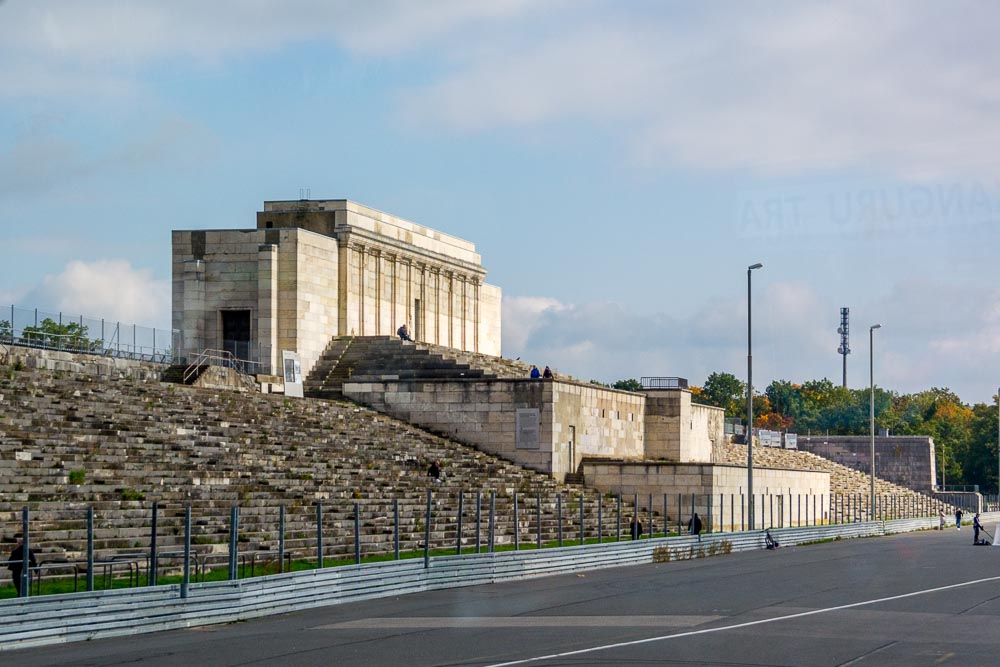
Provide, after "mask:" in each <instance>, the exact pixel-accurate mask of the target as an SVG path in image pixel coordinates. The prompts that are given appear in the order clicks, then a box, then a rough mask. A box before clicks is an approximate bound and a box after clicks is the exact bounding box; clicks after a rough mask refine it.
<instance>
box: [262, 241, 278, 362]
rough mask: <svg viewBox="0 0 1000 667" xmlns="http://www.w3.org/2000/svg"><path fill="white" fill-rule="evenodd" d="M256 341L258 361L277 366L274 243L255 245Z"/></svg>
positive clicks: (275, 246) (276, 265) (276, 284)
mask: <svg viewBox="0 0 1000 667" xmlns="http://www.w3.org/2000/svg"><path fill="white" fill-rule="evenodd" d="M257 344H258V345H259V346H260V348H261V349H260V358H259V359H258V361H260V362H261V363H262V364H265V365H267V366H270V370H269V372H271V373H274V372H275V369H277V368H278V366H279V364H278V359H280V354H281V351H280V350H278V246H277V244H274V243H265V244H263V245H260V246H258V247H257Z"/></svg>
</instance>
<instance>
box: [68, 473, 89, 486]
mask: <svg viewBox="0 0 1000 667" xmlns="http://www.w3.org/2000/svg"><path fill="white" fill-rule="evenodd" d="M86 479H87V473H86V472H85V471H83V470H73V471H71V472H70V473H69V483H70V484H83V482H84V481H85V480H86Z"/></svg>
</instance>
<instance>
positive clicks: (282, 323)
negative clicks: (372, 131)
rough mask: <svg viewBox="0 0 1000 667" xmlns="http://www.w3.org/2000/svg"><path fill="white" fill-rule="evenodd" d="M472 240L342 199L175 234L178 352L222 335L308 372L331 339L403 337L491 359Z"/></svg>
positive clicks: (496, 317)
mask: <svg viewBox="0 0 1000 667" xmlns="http://www.w3.org/2000/svg"><path fill="white" fill-rule="evenodd" d="M485 276H486V269H485V268H483V266H482V263H481V258H480V256H479V254H478V253H477V252H476V248H475V245H474V244H472V243H470V242H468V241H465V240H462V239H459V238H457V237H454V236H450V235H448V234H444V233H442V232H439V231H436V230H433V229H430V228H428V227H423V226H421V225H418V224H416V223H413V222H410V221H408V220H404V219H402V218H398V217H395V216H392V215H389V214H386V213H382V212H380V211H376V210H374V209H371V208H368V207H366V206H362V205H360V204H357V203H355V202H351V201H347V200H322V201H320V200H303V201H270V202H265V203H264V210H263V211H260V212H258V213H257V228H256V229H248V230H208V231H174V232H173V327H174V328H175V329H177V330H179V331H181V333H182V336H183V346H184V349H185V350H186V351H188V352H197V351H200V350H203V349H208V348H223V347H224V346H225V340H224V339H228V338H229V337H230V336H231V335H234V332H235V335H238V336H240V340H241V341H245V342H247V343H248V345H247V347H248V349H249V358H254V360H257V359H256V358H255V355H257V356H259V357H260V359H259V360H260V361H262V362H265V363H266V364H268V365H270V366H271V367H272V368H274V367H276V366H277V365H278V361H279V360H280V351H281V350H283V349H286V350H294V351H297V352H298V353H299V354H300V356H301V358H302V366H303V372H305V373H308V372H309V370H310V369H311V368H312V366H313V364H314V363H315V362H316V360H317V359H318V358H319V356H320V354H321V353H322V351H323V349H324V348H325V347H326V345H327V343H328V342H329V341H330V338H331V337H333V336H337V335H358V336H367V335H393V334H395V332H396V330H397V329H398V328H399V326H400V325H402V324H404V323H406V324H407V325H408V326H409V329H410V335H411V337H413V338H414V339H416V340H423V341H427V342H430V343H435V344H439V345H446V346H448V347H453V348H457V349H460V350H468V351H472V352H483V353H485V354H492V355H499V354H500V333H501V331H500V298H501V293H500V288H498V287H495V286H493V285H489V284H487V283H485V282H484V278H485Z"/></svg>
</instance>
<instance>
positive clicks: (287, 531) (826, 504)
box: [0, 486, 971, 597]
mask: <svg viewBox="0 0 1000 667" xmlns="http://www.w3.org/2000/svg"><path fill="white" fill-rule="evenodd" d="M867 500H868V498H867V494H836V493H835V494H827V495H809V494H790V493H786V494H760V495H759V496H758V495H757V494H755V496H754V505H755V507H756V508H757V511H756V513H755V516H756V517H757V521H755V525H752V526H751V525H749V524H748V522H747V518H748V516H749V512H748V504H749V502H748V499H747V497H746V496H745V495H743V494H662V495H660V496H654V495H653V494H646V495H640V494H627V495H623V494H618V495H617V496H609V495H599V494H562V493H557V494H555V495H554V497H553V495H552V494H544V495H543V494H542V493H524V494H521V493H513V494H510V495H507V494H500V495H498V494H497V493H495V492H489V493H484V492H482V491H477V492H465V491H461V490H458V492H457V494H454V493H453V492H452V493H449V492H444V493H438V494H437V495H436V494H435V492H434V490H433V486H432V488H428V489H427V491H426V495H424V496H421V495H410V496H409V497H406V498H403V499H402V500H400V499H385V500H378V499H376V500H369V501H366V502H364V503H362V502H359V501H353V502H351V501H340V502H336V501H330V502H324V503H317V504H315V505H296V506H293V505H284V504H279V503H277V502H276V503H275V505H274V506H272V507H270V508H268V507H259V506H255V507H251V508H249V509H248V510H247V514H246V516H245V517H241V508H240V507H239V506H238V505H234V506H233V507H231V508H229V512H228V514H229V516H228V517H226V516H225V513H226V512H225V510H222V511H215V512H213V511H212V508H205V509H203V510H201V512H200V514H199V515H196V516H194V517H193V519H192V514H191V510H190V506H187V507H186V508H184V507H182V506H181V505H180V504H179V503H152V505H151V507H150V506H147V507H150V510H151V511H149V512H148V513H147V512H146V511H136V510H135V509H134V508H130V509H128V510H127V512H128V514H127V521H126V522H125V523H126V525H122V526H120V528H121V529H122V530H125V531H127V532H128V534H129V535H130V538H129V541H130V543H132V546H131V547H130V548H127V549H121V550H115V549H114V548H109V547H102V546H100V545H95V533H94V524H95V516H96V515H97V514H98V511H97V510H94V509H90V508H88V509H86V510H81V509H79V508H78V507H61V506H60V507H58V508H52V507H45V506H38V505H36V508H35V510H34V514H32V511H31V510H30V509H29V507H28V506H25V507H22V508H21V509H20V511H16V512H15V511H13V508H11V507H10V506H7V507H3V506H0V534H7V533H10V532H13V531H14V530H19V531H20V532H22V533H24V534H26V535H28V537H29V538H30V539H29V540H27V543H28V544H29V545H30V548H31V549H32V550H33V552H34V554H35V556H36V558H37V560H38V566H37V567H31V568H30V569H29V572H30V574H31V575H33V576H32V580H34V582H35V584H36V585H35V587H34V588H35V591H36V592H40V591H41V590H42V589H41V588H39V586H40V585H41V584H40V583H39V582H41V579H42V578H43V577H41V576H38V575H40V574H44V579H45V580H46V581H51V580H53V579H57V578H59V577H60V575H61V576H63V577H68V576H70V575H72V576H73V578H74V588H73V590H76V586H77V584H76V583H75V582H76V578H77V577H78V576H79V575H81V574H82V575H86V579H87V583H86V588H87V590H97V589H107V588H112V587H114V588H118V587H121V586H128V587H134V586H140V585H142V584H143V583H145V584H149V585H155V584H156V583H157V581H158V577H159V575H160V574H161V573H164V574H165V573H166V572H167V570H172V571H173V572H175V573H176V572H177V571H179V570H180V569H181V568H182V567H187V568H192V567H193V572H194V576H195V577H196V578H197V579H200V580H202V581H204V580H205V578H206V574H207V573H208V572H209V571H210V570H212V569H213V567H214V569H222V568H224V567H225V566H226V561H228V570H229V572H228V577H229V579H232V580H235V579H239V578H242V577H245V576H247V575H248V572H247V570H248V569H249V576H254V575H255V574H257V573H258V572H260V573H262V574H263V573H266V572H268V571H273V570H274V569H277V571H279V572H283V571H286V570H287V569H289V568H292V567H293V564H292V562H291V560H290V557H289V554H292V553H294V554H295V564H294V568H295V569H302V568H323V567H326V566H328V565H329V564H331V561H337V562H338V563H339V564H358V563H361V562H362V561H363V560H364V559H366V558H384V557H386V556H389V555H391V556H392V557H394V559H396V560H399V559H400V558H401V557H402V554H403V553H404V552H409V553H410V554H411V555H419V554H420V552H422V554H423V557H424V558H425V560H426V559H428V558H430V556H431V552H432V551H434V552H436V553H454V554H457V555H461V554H480V553H493V552H495V551H501V550H507V549H509V550H513V551H520V550H523V549H545V548H554V547H563V546H569V545H579V546H584V545H587V544H593V543H598V544H603V543H606V542H622V541H630V540H643V541H645V540H648V539H650V538H652V537H657V536H661V537H668V536H670V535H683V534H690V533H692V532H693V531H692V528H693V525H692V522H691V519H692V517H694V516H695V515H696V514H697V515H698V516H699V518H700V520H701V522H702V527H703V531H704V533H705V534H706V535H709V534H715V533H740V532H744V531H747V530H750V531H754V530H764V529H765V528H772V529H781V528H803V527H817V526H825V525H831V524H853V523H864V522H873V521H891V520H897V519H914V518H927V517H931V518H934V517H937V515H938V511H939V510H941V511H945V512H946V513H947V514H949V515H950V514H951V513H952V508H951V507H949V506H947V505H945V504H944V503H941V502H939V501H935V500H934V499H932V498H930V497H926V496H918V495H916V494H911V495H908V496H879V497H878V498H877V504H876V507H875V508H874V511H872V508H871V507H870V506H869V504H868V502H867ZM466 501H468V502H466ZM498 501H499V502H498ZM114 511H115V510H100V514H102V515H104V516H103V521H104V522H107V521H108V518H107V515H109V514H111V513H113V512H114ZM14 515H17V516H16V518H17V519H18V521H17V524H16V525H11V526H5V525H3V524H4V522H5V521H11V522H12V523H13V519H14V518H15V516H14ZM5 516H6V518H5ZM970 516H971V515H970ZM33 517H34V518H33ZM74 517H75V518H74ZM85 517H86V520H85ZM633 519H635V522H634V523H633ZM192 521H194V522H195V523H192ZM53 522H56V523H58V525H59V526H60V530H67V529H69V530H71V531H72V532H76V533H77V535H79V536H80V537H78V538H76V539H78V540H80V543H79V544H76V545H70V544H68V543H67V542H66V541H65V540H62V539H60V546H61V548H62V549H69V550H71V552H75V553H85V554H86V559H80V560H67V559H65V552H64V551H60V552H59V553H58V554H57V555H56V557H55V559H53V558H52V557H51V555H48V554H46V553H45V548H46V544H47V543H48V542H50V541H51V540H50V538H49V537H48V536H47V535H46V533H47V532H48V531H47V530H46V529H44V528H43V527H45V526H51V525H53ZM114 522H115V523H116V524H117V523H119V522H120V519H119V518H115V520H114ZM97 523H98V525H101V522H97ZM33 526H34V528H33ZM192 526H195V527H196V529H197V534H196V535H194V536H192V534H191V533H192ZM102 532H104V533H107V531H102ZM136 534H138V535H140V536H141V535H143V534H145V536H146V537H145V538H144V539H143V538H140V539H138V540H135V541H133V540H134V536H135V535H136ZM226 538H228V539H226ZM102 539H111V540H113V539H114V537H113V536H107V535H106V534H105V535H104V537H102ZM226 541H228V547H226V546H224V542H226ZM251 545H252V546H251ZM185 553H186V554H187V557H186V558H185ZM254 554H257V555H254ZM265 560H269V561H271V563H272V567H270V568H267V569H265V568H260V567H257V565H258V564H260V563H262V562H263V561H265ZM185 561H186V562H187V563H188V564H189V565H187V566H183V565H182V563H183V562H185ZM171 562H173V565H172V566H170V565H169V564H170V563H171ZM115 563H117V564H118V565H115ZM121 563H131V565H127V566H126V565H121ZM241 564H242V567H241ZM247 566H249V568H248V567H247ZM74 567H75V568H76V569H74ZM190 571H191V570H190V569H189V570H188V572H190ZM95 574H98V575H100V576H99V578H97V579H95V576H94V575H95ZM116 575H117V576H116ZM123 577H125V578H123ZM29 589H30V587H29ZM2 591H3V588H0V597H3V596H4V595H3V593H2ZM11 592H12V591H11ZM47 592H49V593H52V592H68V589H67V587H66V586H63V587H62V588H58V587H57V588H52V587H51V586H50V587H48V591H47ZM28 594H30V593H25V592H24V591H22V595H28Z"/></svg>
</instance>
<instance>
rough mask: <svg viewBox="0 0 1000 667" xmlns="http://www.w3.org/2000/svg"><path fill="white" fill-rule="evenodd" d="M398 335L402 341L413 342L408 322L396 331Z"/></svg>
mask: <svg viewBox="0 0 1000 667" xmlns="http://www.w3.org/2000/svg"><path fill="white" fill-rule="evenodd" d="M396 335H397V336H399V339H400V340H413V339H412V338H410V329H409V328H408V327H407V326H406V322H403V326H401V327H399V328H398V329H396Z"/></svg>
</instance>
